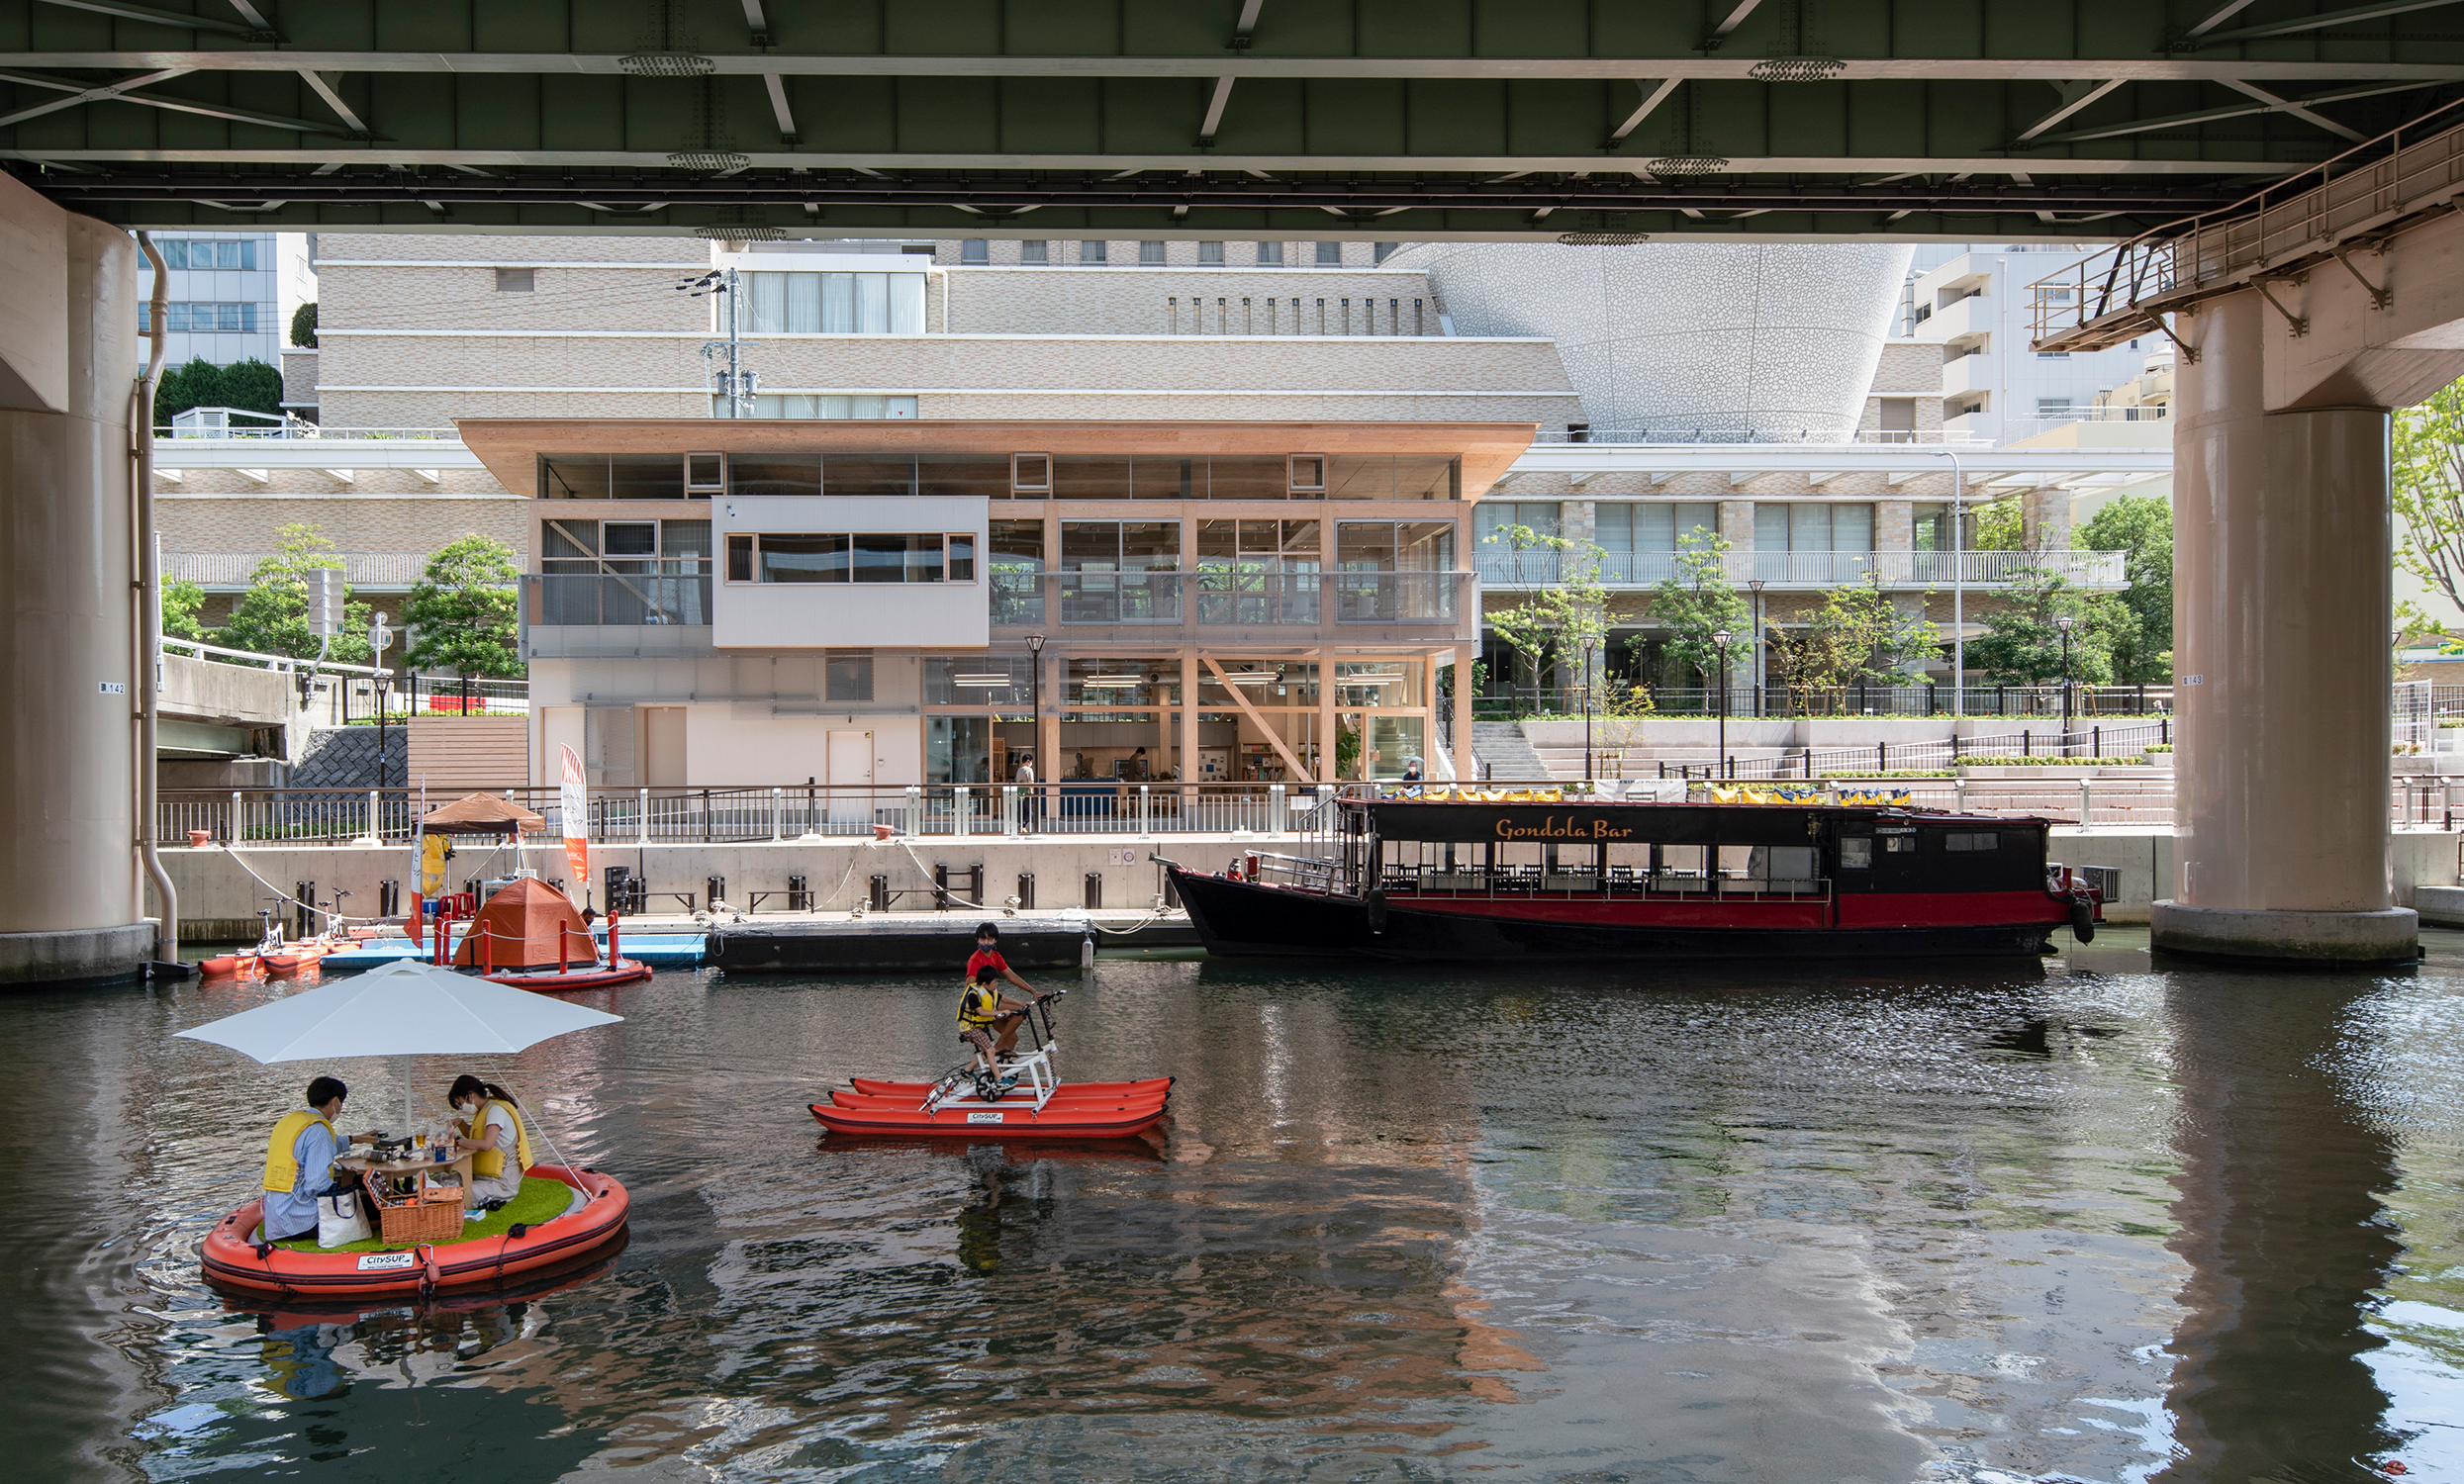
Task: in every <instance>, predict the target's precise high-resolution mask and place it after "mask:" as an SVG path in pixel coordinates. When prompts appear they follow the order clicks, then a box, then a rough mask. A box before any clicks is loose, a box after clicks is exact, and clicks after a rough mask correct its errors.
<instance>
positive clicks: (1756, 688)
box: [1746, 577, 1764, 716]
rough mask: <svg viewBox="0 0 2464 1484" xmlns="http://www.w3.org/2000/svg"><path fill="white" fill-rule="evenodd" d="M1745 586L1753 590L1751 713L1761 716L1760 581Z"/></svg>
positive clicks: (1748, 582) (1749, 580) (1752, 580)
mask: <svg viewBox="0 0 2464 1484" xmlns="http://www.w3.org/2000/svg"><path fill="white" fill-rule="evenodd" d="M1746 586H1747V587H1749V588H1752V589H1753V713H1754V715H1756V716H1760V715H1761V714H1762V686H1763V668H1764V666H1763V654H1762V579H1760V578H1758V577H1753V578H1748V579H1747V580H1746Z"/></svg>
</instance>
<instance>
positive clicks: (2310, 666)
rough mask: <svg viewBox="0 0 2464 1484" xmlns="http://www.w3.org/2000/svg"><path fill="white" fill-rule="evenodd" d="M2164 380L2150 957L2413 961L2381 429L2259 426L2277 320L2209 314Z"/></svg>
mask: <svg viewBox="0 0 2464 1484" xmlns="http://www.w3.org/2000/svg"><path fill="white" fill-rule="evenodd" d="M2190 327H2191V328H2192V330H2193V333H2191V334H2186V335H2185V336H2184V338H2185V339H2189V340H2193V341H2194V342H2195V343H2196V345H2197V347H2198V351H2199V357H2198V359H2197V360H2196V361H2186V362H2185V364H2183V365H2182V366H2181V367H2180V368H2179V370H2178V372H2177V383H2176V385H2177V389H2178V390H2177V394H2176V399H2175V416H2176V421H2175V424H2174V433H2173V439H2174V443H2173V447H2174V542H2175V544H2174V626H2175V648H2174V672H2173V673H2174V696H2175V697H2176V704H2177V706H2178V708H2179V711H2180V750H2179V753H2178V755H2177V758H2176V773H2175V789H2176V795H2175V797H2176V803H2175V811H2176V814H2175V820H2176V825H2177V827H2178V828H2179V830H2180V842H2179V846H2178V848H2177V850H2176V853H2175V859H2176V861H2177V862H2178V863H2179V864H2178V866H2177V867H2176V873H2175V881H2174V882H2173V899H2172V900H2170V901H2159V902H2158V903H2156V906H2155V910H2154V924H2153V926H2154V942H2155V945H2156V947H2158V948H2160V949H2170V950H2174V951H2177V952H2187V953H2197V954H2201V955H2205V956H2209V957H2216V958H2228V959H2239V960H2251V961H2268V960H2283V961H2306V962H2328V963H2335V962H2344V963H2355V964H2372V963H2388V962H2394V961H2400V960H2408V959H2411V958H2414V957H2415V956H2416V953H2417V947H2416V945H2417V936H2418V935H2417V928H2418V919H2417V917H2416V916H2415V914H2414V913H2413V912H2412V911H2411V910H2410V909H2408V908H2403V907H2398V906H2397V905H2395V901H2394V898H2393V895H2392V888H2391V884H2390V875H2389V862H2388V831H2389V826H2388V802H2387V799H2388V756H2389V744H2390V724H2389V701H2388V695H2389V684H2390V682H2391V679H2392V661H2391V657H2390V653H2389V650H2390V640H2389V630H2388V625H2389V622H2390V617H2389V614H2390V609H2391V605H2392V603H2393V582H2392V567H2393V554H2392V549H2391V543H2392V533H2391V525H2390V516H2389V503H2388V432H2389V426H2388V420H2389V414H2388V410H2387V409H2386V408H2385V407H2383V406H2367V405H2362V406H2345V407H2335V406H2325V407H2305V408H2300V409H2297V410H2288V411H2279V412H2271V411H2269V409H2268V397H2267V395H2266V393H2267V385H2266V383H2267V374H2266V373H2267V366H2266V360H2267V354H2268V351H2269V348H2270V347H2269V344H2268V340H2269V337H2270V336H2274V337H2278V338H2283V337H2285V336H2286V333H2287V329H2286V325H2285V323H2284V321H2283V320H2282V319H2281V318H2280V317H2279V316H2278V315H2277V313H2276V312H2275V311H2273V310H2271V309H2270V308H2268V307H2267V306H2266V305H2265V304H2264V303H2263V302H2262V301H2261V300H2260V297H2259V296H2258V295H2257V294H2255V293H2251V292H2246V291H2245V292H2242V293H2238V294H2232V295H2228V296H2226V297H2223V298H2220V299H2216V300H2211V301H2209V302H2208V303H2207V304H2205V305H2202V306H2201V307H2200V309H2199V312H2198V314H2197V316H2196V317H2195V320H2194V322H2193V325H2191V326H2190Z"/></svg>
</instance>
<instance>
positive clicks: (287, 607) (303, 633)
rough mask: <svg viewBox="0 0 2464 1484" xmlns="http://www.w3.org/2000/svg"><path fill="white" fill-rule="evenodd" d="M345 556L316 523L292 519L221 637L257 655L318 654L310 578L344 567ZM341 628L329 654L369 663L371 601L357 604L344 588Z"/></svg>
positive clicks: (310, 657) (351, 662)
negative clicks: (312, 574) (321, 569)
mask: <svg viewBox="0 0 2464 1484" xmlns="http://www.w3.org/2000/svg"><path fill="white" fill-rule="evenodd" d="M341 566H342V559H341V557H340V556H339V555H337V554H335V552H334V550H333V543H332V541H329V540H327V539H326V538H325V533H324V532H323V531H320V530H319V529H318V528H317V527H316V526H315V525H313V524H292V525H286V526H284V527H282V528H281V529H280V530H278V531H276V532H275V533H274V554H273V555H271V556H269V557H267V558H266V559H265V560H263V561H261V562H259V563H257V564H256V570H255V571H254V572H252V573H250V574H249V576H248V591H246V592H245V593H242V594H240V595H239V602H238V603H237V604H235V605H234V606H233V608H232V612H231V621H230V622H229V623H227V624H225V625H223V630H222V634H221V637H220V638H219V639H218V640H217V642H218V643H222V644H225V645H228V646H230V647H231V648H233V649H247V650H253V651H255V652H256V653H258V654H280V655H289V656H290V657H291V658H293V659H297V660H313V659H315V658H316V657H317V647H318V642H319V641H318V638H317V634H316V632H315V631H314V630H313V629H311V628H310V627H309V622H308V579H307V577H305V576H304V575H303V574H305V573H307V572H309V571H310V570H312V569H314V568H318V567H331V568H334V569H336V570H339V569H340V568H341ZM342 602H343V607H342V631H341V632H340V633H338V634H335V635H334V636H333V642H332V646H331V647H329V648H328V649H327V650H326V658H327V659H329V660H332V661H335V662H337V663H340V664H345V665H364V664H366V663H368V605H367V604H366V603H352V602H351V601H350V590H349V589H348V588H344V589H343V590H342Z"/></svg>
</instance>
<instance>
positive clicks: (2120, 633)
mask: <svg viewBox="0 0 2464 1484" xmlns="http://www.w3.org/2000/svg"><path fill="white" fill-rule="evenodd" d="M2015 576H2016V578H2017V580H2016V581H2015V582H2013V583H2012V585H2011V588H2010V591H2009V592H2008V593H2006V594H2005V595H2003V601H2002V606H2001V607H1999V608H1997V609H1995V610H1994V611H1992V612H1990V613H1987V614H1986V615H1985V632H1984V633H1983V635H1981V636H1980V637H1978V638H1975V639H1971V640H1969V641H1968V646H1967V655H1968V663H1969V664H1970V665H1973V666H1975V667H1976V668H1977V669H1979V670H1982V671H1984V672H1985V674H1986V677H1987V678H1988V679H1990V680H1992V681H1993V682H1994V683H1995V684H1996V685H2006V686H2038V685H2043V684H2045V683H2047V682H2052V681H2059V680H2060V679H2061V678H2062V631H2061V625H2060V624H2059V623H2058V622H2057V621H2056V620H2058V619H2061V618H2068V619H2070V620H2071V630H2070V678H2071V680H2072V681H2073V682H2075V683H2077V684H2079V685H2084V686H2102V685H2108V684H2110V683H2111V682H2112V680H2113V677H2114V650H2115V649H2116V648H2117V647H2118V646H2119V645H2123V644H2127V643H2130V642H2131V641H2132V635H2133V633H2134V631H2135V626H2136V621H2137V620H2136V619H2135V618H2134V616H2133V615H2132V612H2131V610H2130V609H2129V608H2128V607H2125V606H2124V605H2123V604H2122V603H2120V602H2119V601H2118V600H2116V599H2112V598H2101V597H2098V596H2096V595H2093V594H2090V593H2088V592H2086V591H2084V590H2082V589H2081V588H2080V587H2079V586H2078V585H2077V584H2075V583H2073V582H2071V581H2070V580H2069V579H2067V578H2064V577H2060V576H2057V575H2055V574H2053V573H2050V572H2045V571H2042V570H2040V569H2036V568H2024V569H2022V570H2021V571H2020V572H2018V573H2017V574H2015Z"/></svg>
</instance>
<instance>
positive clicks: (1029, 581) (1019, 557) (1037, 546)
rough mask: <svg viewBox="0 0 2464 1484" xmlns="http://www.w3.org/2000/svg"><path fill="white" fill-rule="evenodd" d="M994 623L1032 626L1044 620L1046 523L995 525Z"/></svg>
mask: <svg viewBox="0 0 2464 1484" xmlns="http://www.w3.org/2000/svg"><path fill="white" fill-rule="evenodd" d="M992 534H993V542H992V547H993V549H992V555H991V562H992V567H993V623H994V625H995V627H1003V628H1017V627H1032V626H1033V625H1035V624H1039V623H1041V622H1043V621H1044V591H1043V583H1042V580H1041V577H1040V574H1041V573H1042V572H1043V570H1044V522H1043V521H1041V520H995V521H994V522H993V533H992Z"/></svg>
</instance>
